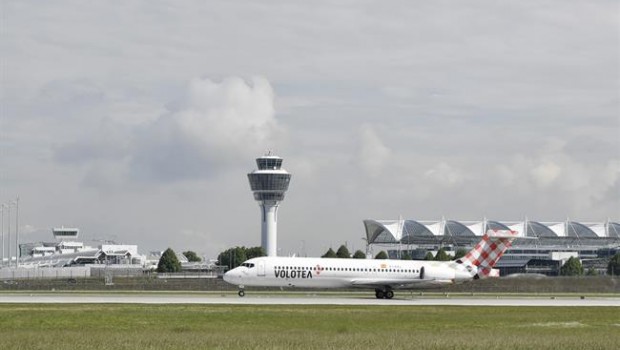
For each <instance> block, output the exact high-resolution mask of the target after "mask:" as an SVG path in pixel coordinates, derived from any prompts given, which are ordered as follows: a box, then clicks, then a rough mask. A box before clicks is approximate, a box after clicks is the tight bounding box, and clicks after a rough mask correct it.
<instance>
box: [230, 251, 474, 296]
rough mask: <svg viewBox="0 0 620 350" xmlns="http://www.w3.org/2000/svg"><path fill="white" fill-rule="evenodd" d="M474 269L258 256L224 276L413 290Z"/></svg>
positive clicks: (244, 281) (281, 283) (241, 282)
mask: <svg viewBox="0 0 620 350" xmlns="http://www.w3.org/2000/svg"><path fill="white" fill-rule="evenodd" d="M476 273H477V268H476V267H475V266H471V265H467V264H462V263H457V262H454V261H447V262H439V261H412V260H376V259H330V258H285V257H260V258H254V259H250V260H248V261H246V262H244V263H243V264H242V265H241V266H238V267H236V268H234V269H232V270H230V271H228V272H226V273H225V274H224V280H225V281H226V282H228V283H231V284H235V285H238V286H239V287H240V288H241V289H243V288H244V287H245V286H262V287H301V288H368V289H409V288H411V289H413V288H424V287H432V286H438V285H445V284H453V283H462V282H465V281H469V280H472V279H473V278H474V276H475V275H476Z"/></svg>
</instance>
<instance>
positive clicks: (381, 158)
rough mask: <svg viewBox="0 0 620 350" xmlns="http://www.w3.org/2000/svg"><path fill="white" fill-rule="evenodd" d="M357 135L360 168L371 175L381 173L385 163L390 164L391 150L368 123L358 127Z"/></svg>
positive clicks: (374, 175)
mask: <svg viewBox="0 0 620 350" xmlns="http://www.w3.org/2000/svg"><path fill="white" fill-rule="evenodd" d="M359 137H360V141H359V142H360V149H359V154H358V159H359V164H360V166H361V168H362V170H364V172H365V173H366V174H367V175H369V176H371V177H376V176H379V175H381V174H382V173H383V171H384V170H385V167H386V165H389V164H390V157H391V155H392V151H391V150H390V149H389V148H388V147H387V146H385V145H384V144H383V141H382V140H381V138H380V137H379V136H378V135H377V133H376V132H375V130H374V128H373V127H372V126H370V125H368V124H364V125H362V126H361V127H360V130H359Z"/></svg>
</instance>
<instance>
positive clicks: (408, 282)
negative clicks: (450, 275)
mask: <svg viewBox="0 0 620 350" xmlns="http://www.w3.org/2000/svg"><path fill="white" fill-rule="evenodd" d="M452 283H453V281H452V280H437V279H424V280H421V279H410V278H409V279H376V278H359V279H354V280H352V281H351V286H353V287H359V288H384V287H386V286H388V287H390V288H392V289H407V288H423V287H428V286H437V285H442V284H452Z"/></svg>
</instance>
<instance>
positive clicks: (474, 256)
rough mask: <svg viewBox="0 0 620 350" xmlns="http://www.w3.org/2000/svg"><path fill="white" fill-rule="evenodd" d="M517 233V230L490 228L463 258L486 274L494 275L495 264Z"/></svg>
mask: <svg viewBox="0 0 620 350" xmlns="http://www.w3.org/2000/svg"><path fill="white" fill-rule="evenodd" d="M517 234H518V232H517V231H510V230H501V231H500V230H498V231H493V230H489V231H487V233H485V234H484V236H482V240H481V241H480V242H478V244H476V246H475V247H474V249H472V250H471V251H469V253H467V254H466V255H465V256H464V257H463V259H461V260H462V261H463V262H466V263H469V264H471V265H474V266H477V267H479V269H478V271H480V272H481V274H482V275H484V276H489V275H494V274H495V272H494V271H493V266H495V264H496V263H497V261H498V260H499V258H501V257H502V255H503V254H504V252H505V251H506V250H507V249H508V248H510V246H511V245H512V241H513V240H514V239H515V238H517ZM485 271H486V273H485Z"/></svg>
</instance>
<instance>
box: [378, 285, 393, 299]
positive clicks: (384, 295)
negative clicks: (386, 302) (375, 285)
mask: <svg viewBox="0 0 620 350" xmlns="http://www.w3.org/2000/svg"><path fill="white" fill-rule="evenodd" d="M375 296H376V297H377V299H392V298H393V297H394V291H392V290H391V289H389V288H386V289H375Z"/></svg>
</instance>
